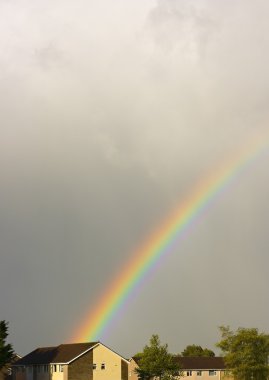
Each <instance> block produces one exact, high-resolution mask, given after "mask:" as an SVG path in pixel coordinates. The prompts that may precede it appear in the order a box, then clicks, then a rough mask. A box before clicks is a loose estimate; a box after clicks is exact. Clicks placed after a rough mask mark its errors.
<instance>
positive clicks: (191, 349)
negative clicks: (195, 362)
mask: <svg viewBox="0 0 269 380" xmlns="http://www.w3.org/2000/svg"><path fill="white" fill-rule="evenodd" d="M181 355H182V356H193V357H197V356H205V357H213V356H215V353H214V352H213V351H212V350H209V349H208V348H202V347H201V346H197V345H196V344H192V345H188V346H187V347H186V348H185V349H184V351H182V352H181Z"/></svg>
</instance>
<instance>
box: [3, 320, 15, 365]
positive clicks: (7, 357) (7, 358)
mask: <svg viewBox="0 0 269 380" xmlns="http://www.w3.org/2000/svg"><path fill="white" fill-rule="evenodd" d="M7 336H8V323H7V322H6V321H0V369H2V368H3V367H5V365H6V364H8V363H10V362H11V360H12V358H13V356H14V351H13V348H12V345H11V344H7V343H6V338H7Z"/></svg>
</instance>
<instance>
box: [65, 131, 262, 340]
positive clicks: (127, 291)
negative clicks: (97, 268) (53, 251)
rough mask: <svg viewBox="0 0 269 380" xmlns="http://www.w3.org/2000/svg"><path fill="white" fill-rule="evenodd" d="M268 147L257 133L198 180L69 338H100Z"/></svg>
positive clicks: (134, 255) (133, 256)
mask: <svg viewBox="0 0 269 380" xmlns="http://www.w3.org/2000/svg"><path fill="white" fill-rule="evenodd" d="M267 148H268V137H267V136H266V137H265V136H264V135H263V136H257V137H255V138H254V139H252V141H251V143H250V144H248V145H246V146H244V147H243V149H241V150H240V151H239V152H237V154H236V155H235V156H233V157H232V158H230V159H229V160H228V161H227V162H225V164H224V165H222V166H221V167H220V168H219V169H218V170H217V171H215V172H214V173H213V175H210V176H208V177H207V179H206V180H204V181H202V183H200V184H199V185H198V186H197V187H196V188H195V189H194V191H193V192H192V193H191V195H190V196H189V197H188V198H187V199H186V200H185V201H184V202H182V203H181V204H180V205H179V207H178V208H177V209H176V210H175V211H174V212H173V213H172V215H170V216H169V217H168V218H167V219H166V221H165V222H164V223H163V224H162V225H161V226H160V228H159V229H158V230H157V231H156V232H155V233H154V234H153V235H152V236H151V237H150V238H149V239H148V240H147V241H146V242H145V243H144V244H143V245H142V246H141V247H140V248H139V249H138V250H137V251H136V252H135V253H134V254H133V255H132V257H131V260H130V261H129V262H128V263H127V264H126V265H125V266H124V267H123V268H122V270H121V271H120V273H119V275H118V276H117V277H116V278H115V279H114V281H113V282H112V283H111V284H109V286H108V287H107V289H106V290H105V292H104V294H103V296H102V297H101V298H100V301H99V302H98V303H97V305H95V307H94V308H92V309H90V311H89V312H88V313H87V314H86V317H85V318H84V321H83V323H82V324H81V325H80V326H79V328H78V329H77V330H76V332H75V334H74V337H73V338H72V340H73V341H78V342H79V341H95V340H97V339H100V338H101V337H102V335H103V333H104V331H105V329H107V328H108V326H109V325H110V323H111V321H112V320H113V318H114V317H115V316H116V315H118V312H119V310H120V309H121V308H122V307H123V305H125V303H126V301H127V299H128V298H129V297H130V295H131V294H132V293H133V291H134V290H135V289H137V287H138V286H139V284H140V283H141V282H142V280H143V279H144V278H145V277H146V276H147V274H148V272H149V270H150V269H151V268H152V267H153V266H154V265H155V264H156V263H157V262H158V261H159V260H160V259H161V257H163V256H165V254H166V252H167V250H168V248H169V247H170V245H171V244H172V243H173V242H175V240H176V241H178V239H180V237H181V236H182V235H183V233H184V232H185V230H186V229H187V228H188V226H190V224H191V223H192V222H193V221H195V220H196V219H197V218H198V217H199V215H201V213H202V211H203V210H204V209H205V208H206V207H207V206H208V205H209V204H210V203H211V202H212V201H213V200H214V199H215V198H216V196H217V195H218V194H219V192H220V191H222V190H223V189H224V188H225V187H226V186H227V185H229V184H230V182H231V181H232V180H233V179H234V178H236V177H237V176H238V174H239V173H240V172H241V171H242V169H244V168H246V167H248V165H249V163H251V162H252V161H253V160H254V159H255V158H256V157H257V156H259V155H260V154H261V153H262V152H264V151H265V150H267Z"/></svg>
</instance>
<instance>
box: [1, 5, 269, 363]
mask: <svg viewBox="0 0 269 380" xmlns="http://www.w3.org/2000/svg"><path fill="white" fill-rule="evenodd" d="M268 18H269V3H268V1H267V0H256V1H255V2H254V1H253V0H225V1H216V0H136V1H134V0H132V1H131V0H114V1H111V0H98V1H97V0H76V1H73V0H0V132H1V138H0V170H1V188H0V208H1V212H0V241H1V259H0V260H1V261H0V302H1V313H0V320H2V319H5V320H7V321H9V331H10V334H9V341H11V342H12V343H13V345H14V348H15V350H16V351H17V352H18V353H19V354H21V355H25V354H27V353H28V352H29V351H31V350H33V349H35V348H36V347H39V346H50V345H58V344H60V343H63V342H66V341H68V340H69V339H70V336H73V335H74V332H75V331H76V329H77V328H78V326H79V325H80V323H81V320H82V318H83V316H84V315H85V313H86V312H87V311H88V309H89V307H90V306H92V307H94V304H95V303H96V301H97V300H98V298H99V297H100V295H101V294H102V293H103V292H104V290H105V289H106V287H107V286H108V285H109V283H110V281H111V279H112V278H114V277H115V276H116V275H117V274H118V273H119V272H120V269H121V267H122V265H123V264H124V263H125V262H126V261H127V260H128V258H129V257H130V255H131V253H132V252H133V251H134V250H135V248H136V247H138V246H139V245H140V243H141V242H142V241H144V240H145V239H146V238H147V237H148V236H149V234H150V233H151V232H152V231H154V229H155V228H156V227H158V225H159V224H160V223H161V222H162V221H163V220H164V219H165V218H166V216H167V215H169V213H170V212H171V211H172V210H173V208H174V207H175V206H176V205H178V204H179V203H180V201H181V200H182V199H184V197H185V196H186V195H188V194H189V193H190V192H191V190H192V189H193V187H194V186H195V184H196V183H197V182H199V181H200V180H201V179H203V178H205V177H206V176H207V173H209V172H210V171H211V170H212V169H214V168H215V167H216V166H217V165H218V163H219V162H222V161H225V160H226V159H228V158H229V157H230V156H231V154H233V153H234V152H236V151H237V150H238V149H240V148H241V147H242V146H244V144H245V143H246V142H247V141H249V139H252V138H253V137H255V136H259V135H263V134H264V133H265V132H266V131H269V125H268V101H269V72H268V71H269V69H268V68H269V49H268V48H269V23H268ZM268 166H269V156H268V154H267V155H263V156H261V157H260V158H258V159H257V160H256V161H255V162H254V163H253V164H252V165H250V166H249V167H248V168H247V169H246V170H245V171H244V173H243V174H242V175H241V176H240V177H239V178H238V179H237V181H235V182H234V183H233V185H232V186H230V187H229V189H227V191H226V192H225V193H224V194H223V196H222V197H221V198H220V199H218V201H217V202H215V203H214V206H213V207H211V208H210V210H209V211H208V212H207V213H206V214H205V215H204V217H203V218H202V220H201V221H200V223H199V224H198V225H197V226H196V227H195V228H194V229H193V230H192V231H191V233H190V235H189V236H188V238H187V239H185V240H184V242H181V244H180V245H178V246H177V247H175V248H174V250H173V251H172V252H171V254H170V255H169V256H168V257H167V258H166V260H164V261H163V262H162V265H161V266H160V267H159V269H158V270H157V271H156V272H154V275H153V276H151V277H150V278H149V279H148V280H147V281H146V282H145V283H144V285H143V288H142V289H141V292H139V293H138V294H136V296H135V297H134V298H133V299H132V302H130V303H129V304H128V307H126V308H125V309H124V312H123V313H121V314H120V318H119V319H118V321H117V323H114V324H113V325H112V326H111V329H110V334H109V335H108V336H107V337H106V340H104V343H105V344H107V345H108V346H110V347H111V348H113V349H114V350H116V351H118V352H119V353H120V354H122V355H124V356H127V357H128V356H130V355H133V354H135V353H136V352H137V351H141V349H142V348H143V346H144V345H145V344H146V343H147V342H148V340H149V338H150V336H151V335H152V334H153V333H158V334H159V335H160V338H161V340H162V341H163V342H167V343H168V345H169V349H170V350H171V351H172V352H181V351H182V350H183V349H184V347H185V346H186V345H187V344H200V345H202V346H206V347H209V348H211V349H215V348H214V344H215V343H216V342H217V341H218V339H219V333H218V326H219V325H221V324H229V325H230V326H231V327H232V328H237V327H239V326H243V327H258V328H259V329H261V331H265V332H269V326H268V321H269V309H268V286H269V276H268V266H269V255H268V246H269V233H268V225H269V216H268V215H269V202H268V193H269V170H268Z"/></svg>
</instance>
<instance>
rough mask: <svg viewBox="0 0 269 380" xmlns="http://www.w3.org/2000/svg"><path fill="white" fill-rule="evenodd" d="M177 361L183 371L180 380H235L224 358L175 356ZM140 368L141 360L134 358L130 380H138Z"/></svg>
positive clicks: (131, 363)
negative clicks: (136, 370) (137, 370)
mask: <svg viewBox="0 0 269 380" xmlns="http://www.w3.org/2000/svg"><path fill="white" fill-rule="evenodd" d="M174 359H175V361H176V362H177V363H178V364H179V366H180V368H181V370H182V377H180V379H182V378H183V379H184V378H189V379H190V380H233V377H232V376H229V374H228V372H227V369H226V367H225V363H224V360H223V358H222V357H182V356H178V355H175V356H174ZM138 367H139V358H138V357H135V356H134V357H132V359H131V360H130V366H129V380H138V375H137V374H136V372H135V369H136V368H138Z"/></svg>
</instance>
